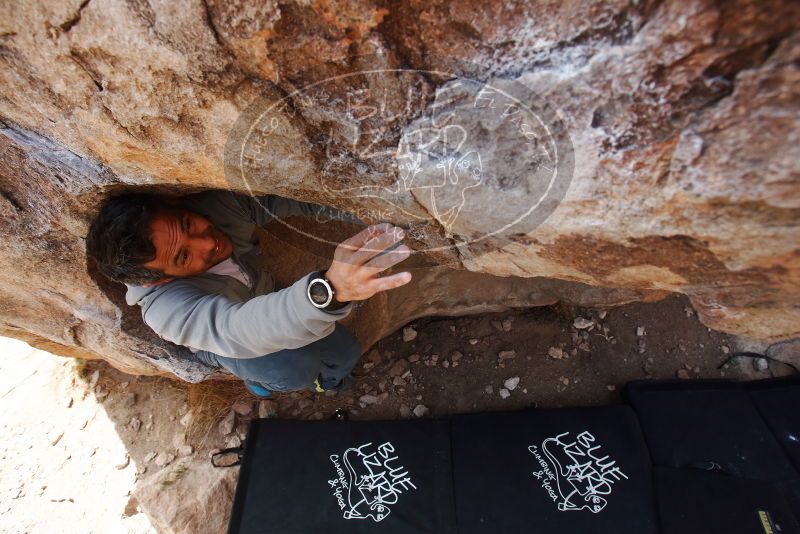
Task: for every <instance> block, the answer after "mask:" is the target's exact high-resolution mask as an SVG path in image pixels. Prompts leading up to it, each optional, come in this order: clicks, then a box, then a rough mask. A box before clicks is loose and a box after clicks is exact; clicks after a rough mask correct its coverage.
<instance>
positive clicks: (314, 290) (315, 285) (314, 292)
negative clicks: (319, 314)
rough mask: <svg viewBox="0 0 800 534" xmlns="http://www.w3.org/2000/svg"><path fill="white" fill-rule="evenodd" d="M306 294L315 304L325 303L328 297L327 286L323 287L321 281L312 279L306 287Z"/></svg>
mask: <svg viewBox="0 0 800 534" xmlns="http://www.w3.org/2000/svg"><path fill="white" fill-rule="evenodd" d="M308 295H309V296H310V297H311V300H312V301H314V303H315V304H320V305H321V304H325V302H326V301H327V300H328V298H329V297H330V294H329V293H328V288H327V287H325V284H323V283H322V282H321V281H317V280H312V282H311V286H310V287H309V288H308Z"/></svg>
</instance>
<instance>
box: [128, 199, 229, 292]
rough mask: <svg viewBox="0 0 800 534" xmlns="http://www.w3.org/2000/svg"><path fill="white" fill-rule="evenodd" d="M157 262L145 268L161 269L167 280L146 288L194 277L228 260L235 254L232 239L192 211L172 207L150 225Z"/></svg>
mask: <svg viewBox="0 0 800 534" xmlns="http://www.w3.org/2000/svg"><path fill="white" fill-rule="evenodd" d="M150 232H151V234H150V239H151V241H152V243H153V246H154V247H155V249H156V257H155V259H153V260H151V261H149V262H147V263H145V264H144V266H145V267H150V268H152V269H159V270H161V271H163V272H164V273H165V274H166V275H167V277H165V278H162V279H161V280H159V281H158V282H154V283H151V284H144V285H145V286H150V285H156V284H161V283H164V282H169V281H170V280H173V279H174V278H179V277H182V276H195V275H198V274H201V273H203V272H205V271H207V270H208V269H209V268H211V267H213V266H214V265H216V264H218V263H219V262H221V261H223V260H225V259H227V258H228V257H230V255H231V254H232V253H233V243H231V240H230V238H228V236H227V235H225V234H224V233H222V232H221V231H219V230H217V229H216V228H214V225H213V224H211V221H209V220H208V219H206V218H205V217H203V216H202V215H200V214H199V213H195V212H193V211H189V210H187V209H183V208H178V207H171V208H168V209H164V210H162V211H160V212H159V213H158V214H157V215H156V216H155V217H153V219H152V221H151V223H150Z"/></svg>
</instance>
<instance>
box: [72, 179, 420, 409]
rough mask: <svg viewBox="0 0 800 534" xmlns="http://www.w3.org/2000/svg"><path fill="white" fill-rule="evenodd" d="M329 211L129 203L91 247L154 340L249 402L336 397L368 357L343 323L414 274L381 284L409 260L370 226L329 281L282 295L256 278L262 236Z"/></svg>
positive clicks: (106, 217) (386, 232)
mask: <svg viewBox="0 0 800 534" xmlns="http://www.w3.org/2000/svg"><path fill="white" fill-rule="evenodd" d="M326 210H327V212H328V213H331V209H330V208H325V207H323V206H321V205H318V204H312V203H307V202H300V201H295V200H291V199H286V198H281V197H276V196H272V195H265V196H260V197H250V196H247V195H241V194H237V193H233V192H230V191H216V190H212V191H204V192H201V193H195V194H192V195H187V196H184V197H181V198H179V199H168V198H162V197H158V196H155V195H144V194H129V195H123V196H117V197H112V198H109V199H108V200H106V202H105V203H104V204H103V206H102V208H101V209H100V211H99V213H98V215H97V216H96V218H95V219H94V221H93V222H92V224H91V227H90V229H89V233H88V236H87V238H86V246H87V251H88V254H89V256H91V257H92V258H93V259H94V260H95V261H96V263H97V265H98V268H99V270H100V271H101V272H102V273H103V274H104V275H105V276H107V277H108V278H110V279H112V280H115V281H118V282H122V283H124V284H125V285H126V286H127V288H128V291H127V294H126V301H127V303H128V304H129V305H134V304H138V305H139V306H141V308H142V318H143V319H144V322H145V323H146V324H147V325H148V326H150V328H152V329H153V330H154V331H155V332H156V333H157V334H158V335H159V336H161V337H162V338H163V339H165V340H168V341H171V342H173V343H175V344H178V345H183V346H186V347H189V348H190V349H191V350H192V352H194V353H195V354H196V356H197V358H198V359H199V360H200V361H202V362H203V363H206V364H207V365H211V366H214V367H224V368H225V369H227V370H228V371H230V372H231V373H233V374H234V375H236V376H238V377H239V378H241V379H243V380H244V381H245V384H246V386H247V388H248V389H249V390H250V391H251V392H252V393H253V394H255V395H257V396H267V395H269V391H293V390H300V389H315V390H316V391H324V390H337V389H343V388H346V387H348V386H349V384H350V382H351V381H352V377H351V375H350V371H351V370H352V368H353V366H354V365H355V364H356V362H357V361H358V359H359V357H360V355H361V347H360V346H359V343H358V341H357V340H356V339H355V338H354V337H353V335H352V334H351V333H350V332H348V331H347V330H346V329H345V328H344V327H342V326H341V325H339V324H336V321H337V320H339V319H342V318H344V317H346V316H347V315H348V314H349V313H350V311H351V310H352V308H353V304H352V302H353V301H357V300H366V299H368V298H370V297H371V296H372V295H374V294H375V293H378V292H380V291H386V290H387V289H392V288H396V287H399V286H402V285H404V284H406V283H408V282H409V281H410V280H411V274H410V273H409V272H400V273H396V274H393V275H391V276H384V277H381V276H379V274H380V273H381V272H382V271H384V270H386V269H388V268H389V267H391V266H393V265H395V264H397V263H399V262H401V261H403V260H404V259H406V258H407V257H408V256H409V254H410V249H409V248H408V247H407V246H405V245H403V244H399V243H400V241H401V240H402V238H403V232H402V230H401V229H400V228H398V227H395V226H392V225H391V224H388V223H384V224H378V225H373V226H369V227H367V228H365V229H364V230H363V231H361V232H359V233H358V234H356V235H355V236H353V237H351V238H349V239H347V240H345V241H343V242H342V243H340V244H339V245H338V246H337V247H336V251H335V253H334V257H333V260H332V262H331V265H330V267H328V269H327V270H325V271H318V272H312V273H309V274H306V275H305V276H303V277H301V278H300V279H299V280H297V281H296V282H294V283H293V284H292V285H290V286H289V287H286V288H284V289H280V290H278V291H275V284H274V281H273V279H272V276H271V275H270V274H269V273H268V272H266V271H265V270H264V269H263V268H262V266H261V261H260V254H261V247H260V245H259V243H258V238H257V234H256V233H255V228H256V226H264V225H265V224H267V223H268V222H269V221H270V220H272V219H273V218H275V217H288V216H291V215H304V216H319V215H320V214H321V213H322V212H325V211H326ZM333 213H334V214H335V215H336V216H338V217H339V218H344V219H345V220H351V221H357V219H355V218H353V217H352V216H350V215H347V214H344V213H343V212H339V211H338V210H333ZM357 222H360V221H357ZM398 244H399V246H397V245H398Z"/></svg>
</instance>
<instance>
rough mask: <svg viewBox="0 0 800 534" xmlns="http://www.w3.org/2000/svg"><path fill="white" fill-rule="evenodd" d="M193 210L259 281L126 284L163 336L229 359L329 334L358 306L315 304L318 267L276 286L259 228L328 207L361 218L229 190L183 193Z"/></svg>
mask: <svg viewBox="0 0 800 534" xmlns="http://www.w3.org/2000/svg"><path fill="white" fill-rule="evenodd" d="M181 203H182V204H183V205H184V206H185V207H186V208H187V209H189V210H191V211H194V212H196V213H200V214H202V215H204V216H206V217H207V218H208V219H209V220H210V221H211V222H212V223H213V224H214V226H215V227H216V228H217V229H219V230H220V231H222V232H224V233H225V234H227V235H228V237H229V238H230V239H231V241H232V242H233V259H234V261H235V262H236V263H238V264H239V265H240V266H241V267H242V269H243V270H245V272H246V273H247V275H248V276H249V278H250V280H251V281H252V282H253V284H252V286H253V287H252V289H249V288H248V287H247V286H245V285H244V284H243V283H241V282H240V281H239V280H237V279H235V278H233V277H231V276H223V275H218V274H212V273H208V272H206V273H203V274H200V275H198V276H191V277H183V278H176V279H175V280H172V281H170V282H166V283H164V284H159V285H156V286H151V287H143V286H138V285H131V284H126V286H127V287H128V291H127V294H126V296H125V298H126V300H127V302H128V304H129V305H131V306H132V305H134V304H138V305H139V306H141V308H142V318H143V319H144V322H145V323H146V324H147V325H148V326H149V327H150V328H152V329H153V330H154V331H155V332H156V333H157V334H158V335H159V336H161V337H162V338H163V339H165V340H167V341H171V342H172V343H175V344H177V345H183V346H185V347H189V348H190V349H192V350H194V351H208V352H213V353H214V354H218V355H220V356H227V357H229V358H257V357H259V356H264V355H266V354H270V353H273V352H277V351H279V350H282V349H292V348H298V347H302V346H305V345H307V344H309V343H311V342H313V341H316V340H318V339H321V338H323V337H325V336H327V335H328V334H330V333H331V332H332V331H333V329H334V327H335V322H336V321H337V320H339V319H342V318H344V317H346V316H347V315H348V314H349V313H350V311H351V310H352V308H353V304H352V303H351V304H348V305H347V306H345V307H344V308H341V309H340V310H336V311H332V312H328V311H324V310H320V309H318V308H316V307H314V306H313V305H312V304H311V302H309V300H308V296H307V295H306V288H307V286H308V282H309V280H310V278H311V276H312V274H313V273H308V274H306V275H305V276H303V277H302V278H300V279H299V280H298V281H296V282H295V283H294V284H292V285H291V286H289V287H287V288H285V289H281V290H280V291H274V289H275V283H274V280H273V278H272V276H271V275H270V274H269V273H267V272H266V271H265V270H264V269H263V268H262V266H261V265H262V264H261V247H260V245H259V244H258V239H257V236H256V235H254V231H255V228H256V226H263V225H265V224H267V223H268V222H269V221H270V220H271V219H272V218H273V217H287V216H290V215H305V216H319V215H320V214H321V213H327V214H328V217H329V218H330V217H331V215H330V214H334V215H333V216H337V217H340V218H343V219H344V220H349V221H354V222H361V221H359V220H358V219H356V218H355V217H353V216H352V215H348V214H345V213H344V212H340V211H338V210H331V208H326V207H323V206H321V205H319V204H312V203H308V202H300V201H296V200H291V199H286V198H281V197H275V196H272V195H266V196H261V197H250V196H247V195H241V194H237V193H233V192H231V191H222V190H212V191H203V192H201V193H196V194H193V195H187V196H185V197H183V198H182V200H181Z"/></svg>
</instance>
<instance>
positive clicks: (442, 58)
mask: <svg viewBox="0 0 800 534" xmlns="http://www.w3.org/2000/svg"><path fill="white" fill-rule="evenodd" d="M798 20H800V7H799V6H798V4H797V2H793V1H791V0H784V1H780V0H772V1H770V0H766V1H764V0H739V1H732V2H726V3H724V4H719V3H715V2H711V1H679V0H673V1H667V2H652V1H644V2H624V1H613V0H609V1H606V2H566V3H555V4H554V3H552V2H535V1H534V2H531V1H529V0H525V1H522V0H520V1H490V2H486V1H485V0H465V1H462V2H457V3H454V2H447V1H444V0H428V1H426V2H418V1H410V2H405V3H402V4H386V3H385V2H370V1H367V0H363V1H361V0H347V1H315V2H306V1H299V0H298V1H268V2H263V1H262V2H257V1H254V0H238V1H221V0H196V1H195V0H170V1H160V0H159V1H156V0H150V1H148V0H130V1H122V0H89V1H82V0H72V1H68V2H55V1H47V0H41V1H33V2H25V3H19V2H6V3H3V4H2V5H1V6H0V211H2V220H0V234H1V235H2V241H1V242H0V247H1V248H0V249H1V250H2V251H3V256H2V260H0V334H3V335H10V336H13V337H17V338H20V339H24V340H26V341H28V342H30V343H32V344H34V345H37V346H40V347H43V348H47V350H50V351H53V352H58V353H62V354H68V355H81V356H83V357H102V358H105V359H108V360H109V361H111V362H112V363H113V364H114V365H115V366H117V367H118V368H120V369H122V370H125V371H127V372H132V373H148V374H155V373H174V374H177V375H178V376H180V377H182V378H184V379H187V380H192V381H197V380H202V379H203V378H205V377H207V376H208V375H209V372H210V370H208V369H207V368H205V367H203V366H202V365H200V364H198V363H196V362H193V361H192V360H191V358H190V357H188V353H187V351H185V350H183V349H181V348H179V347H175V346H174V345H171V344H169V343H166V342H164V341H163V340H161V339H160V338H158V337H157V336H156V335H155V334H154V333H153V332H151V331H150V330H149V328H147V327H146V325H144V324H143V323H142V321H141V317H140V313H139V309H138V308H130V307H128V306H126V305H125V302H124V299H123V293H124V288H123V287H122V286H119V285H118V284H113V283H110V282H108V281H106V280H104V279H103V278H102V277H101V276H99V275H98V273H97V271H96V269H95V268H94V266H93V265H92V264H91V262H87V260H86V257H85V247H84V241H83V240H84V237H85V235H86V230H87V228H88V224H89V222H90V220H91V218H92V216H93V214H94V212H95V211H96V209H97V207H98V205H99V203H100V202H101V201H102V199H103V198H104V197H105V196H107V195H108V194H110V193H112V192H117V191H119V190H123V189H125V190H134V189H135V190H148V191H156V192H163V193H165V194H181V193H189V192H193V191H197V190H200V189H206V188H229V189H234V190H237V191H239V192H243V193H252V194H263V193H274V194H279V195H283V196H287V197H291V198H296V199H300V200H307V201H313V202H318V203H323V204H327V205H330V206H334V207H336V208H339V209H344V210H348V211H351V212H353V213H357V214H359V215H360V216H361V217H362V218H363V219H364V220H366V221H368V222H374V221H377V220H380V219H383V220H389V221H391V222H394V223H396V224H400V225H402V226H404V227H405V228H407V229H408V234H409V235H410V239H409V242H410V243H411V245H412V246H413V247H414V248H415V249H416V250H417V251H419V254H416V255H415V257H413V258H412V259H411V260H409V261H410V262H411V265H413V272H414V275H415V277H414V282H413V283H412V284H410V285H409V286H407V287H406V288H404V289H402V290H398V291H396V292H393V293H387V294H385V295H381V296H379V297H376V298H375V299H373V300H372V301H369V302H367V303H364V304H363V305H361V306H360V307H359V308H358V309H357V310H356V312H355V313H354V314H353V316H352V318H351V319H349V321H350V323H349V324H351V326H352V327H353V328H354V329H355V330H356V331H357V333H358V336H359V338H360V339H361V340H362V343H363V344H364V346H365V348H366V347H368V346H369V345H370V344H371V343H373V342H374V341H375V340H376V339H379V338H380V337H382V336H384V335H386V334H387V333H389V332H391V331H392V330H394V329H396V328H397V327H399V326H401V325H402V324H404V323H405V322H407V321H408V320H410V319H412V318H414V317H418V316H421V315H434V314H462V313H477V312H482V311H490V310H499V309H503V308H507V307H519V306H536V305H542V304H549V303H553V302H556V301H559V300H561V301H567V302H571V303H575V304H580V305H584V306H609V305H615V304H620V303H624V302H629V301H631V300H642V299H654V298H659V297H660V296H663V295H664V294H667V293H668V292H679V293H684V294H687V295H689V297H690V298H691V300H692V302H693V304H694V305H695V307H696V308H697V310H698V312H699V315H700V318H701V320H703V321H704V322H705V323H706V324H707V325H709V326H710V327H713V328H717V329H720V330H724V331H727V332H732V333H735V334H740V335H744V336H749V337H752V338H756V339H761V340H777V339H785V338H791V337H795V336H798V335H800V326H798V325H800V308H798V307H797V302H798V301H800V255H799V254H798V248H800V243H799V240H798V225H799V224H800V158H798V157H797V155H796V148H795V147H796V145H797V143H798V141H800V139H798V136H800V133H798V132H800V128H798V125H799V124H798V123H800V114H799V113H798V111H800V83H799V82H800V68H799V67H798V64H799V63H800V62H799V61H798V60H800V30H798V24H797V21H798ZM503 99H507V101H506V102H503ZM508 101H514V102H517V103H519V104H520V105H519V106H518V107H509V106H508V105H507V104H508ZM478 103H481V105H480V106H478V105H477V104H478ZM495 104H496V105H497V106H496V107H493V106H495ZM520 110H522V112H520ZM526 113H527V114H528V115H525V114H526ZM523 115H525V116H526V117H528V119H531V120H527V119H524V118H523ZM442 117H445V118H448V117H450V118H453V120H454V121H455V122H451V123H447V122H443V121H442V120H441V119H442ZM448 120H449V119H448ZM537 120H538V122H537ZM455 123H457V124H458V125H459V126H460V128H455V127H454V126H455V125H456V124H455ZM523 126H524V127H523ZM254 132H255V134H254ZM465 133H467V134H469V136H467V135H464V134H465ZM451 134H453V135H451ZM456 134H457V135H456ZM459 135H462V136H463V138H459ZM467 137H469V140H467ZM443 139H444V141H442V140H443ZM437 143H440V144H441V146H439V145H437ZM453 143H456V144H457V145H458V146H457V147H454V145H453ZM434 145H436V148H435V150H434V149H433V148H432V147H434ZM532 153H535V154H538V156H535V157H534V156H532V155H531V154H532ZM556 154H557V157H556V156H555V155H556ZM420 162H421V164H420ZM462 163H463V164H464V165H465V166H464V167H460V166H459V165H461V164H462ZM470 165H471V166H470ZM465 169H468V171H467V170H465ZM474 169H479V172H474ZM549 171H552V176H553V177H554V178H553V179H552V181H551V182H547V180H544V181H542V178H544V177H546V176H545V175H547V172H549ZM442 172H443V173H444V174H441V173H442ZM442 177H443V178H444V181H443V182H439V180H440V179H441V178H442ZM470 180H471V181H470ZM448 183H449V184H450V185H452V186H456V187H449V186H448V187H441V186H442V185H445V186H447V185H448ZM542 184H545V185H547V187H543V185H542ZM551 186H552V187H551ZM534 208H535V209H534ZM512 223H513V224H512ZM304 224H306V222H292V224H290V225H285V224H281V225H277V226H275V227H274V228H271V229H267V234H268V235H267V236H266V238H265V242H266V243H268V245H269V246H268V248H269V252H270V254H267V255H265V257H266V258H267V259H266V261H267V265H266V268H270V269H271V270H274V271H276V273H279V278H280V277H283V279H284V280H289V281H290V280H291V279H292V277H296V276H299V275H300V274H303V272H307V271H303V270H302V269H303V268H304V266H306V265H317V264H319V263H320V262H323V263H324V261H325V259H326V258H325V255H326V254H329V253H330V242H335V241H336V239H341V238H344V237H347V235H348V232H349V231H351V230H352V228H348V227H346V226H345V225H344V224H343V223H342V224H341V225H338V226H337V225H334V226H333V227H331V228H329V229H327V230H325V232H327V234H326V235H327V242H328V246H327V248H326V249H325V250H323V251H322V253H320V251H319V250H317V249H316V248H315V247H316V246H317V245H315V244H313V243H309V242H307V239H305V234H306V233H307V232H302V231H299V230H302V228H304V226H303V225H304ZM273 226H274V225H273ZM314 231H315V232H316V231H317V230H314ZM270 239H273V240H277V241H275V242H273V243H271V244H270V241H269V240H270ZM265 246H267V245H265ZM323 248H325V247H323ZM281 254H282V255H284V256H283V257H284V258H285V257H286V255H294V257H296V258H297V261H293V262H287V261H280V257H281V256H279V255H281ZM320 254H321V255H320Z"/></svg>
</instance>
